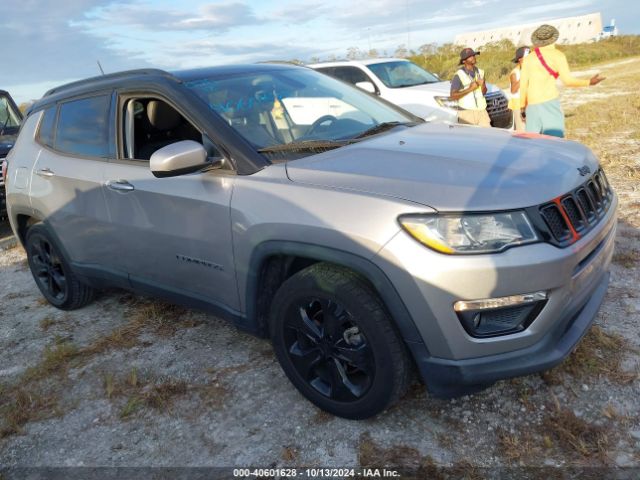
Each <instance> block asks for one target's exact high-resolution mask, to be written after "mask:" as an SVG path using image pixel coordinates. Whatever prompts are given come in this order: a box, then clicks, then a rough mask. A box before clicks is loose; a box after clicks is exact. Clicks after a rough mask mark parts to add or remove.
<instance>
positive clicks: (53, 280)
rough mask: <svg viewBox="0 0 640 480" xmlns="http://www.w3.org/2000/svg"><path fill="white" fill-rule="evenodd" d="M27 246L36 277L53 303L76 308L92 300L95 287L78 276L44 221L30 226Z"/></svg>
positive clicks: (39, 286)
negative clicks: (81, 280)
mask: <svg viewBox="0 0 640 480" xmlns="http://www.w3.org/2000/svg"><path fill="white" fill-rule="evenodd" d="M25 249H26V251H27V259H28V261H29V268H30V270H31V274H32V275H33V279H34V280H35V281H36V285H37V286H38V288H39V289H40V292H41V293H42V295H44V297H45V298H46V299H47V301H48V302H49V303H50V304H51V305H53V306H54V307H57V308H59V309H61V310H75V309H77V308H80V307H83V306H85V305H87V304H88V303H89V302H91V300H93V295H94V290H93V289H92V288H91V287H89V286H88V285H85V284H84V283H81V282H80V281H79V280H78V278H77V277H76V276H75V274H74V273H73V271H72V270H71V267H70V266H69V264H68V263H67V261H66V259H65V258H64V256H63V255H62V254H61V251H60V248H59V247H58V246H57V244H56V243H55V241H54V240H53V238H52V236H51V235H50V234H49V232H48V231H47V229H46V228H45V227H44V225H43V224H41V223H38V224H36V225H33V226H32V227H30V228H29V230H28V231H27V236H26V240H25Z"/></svg>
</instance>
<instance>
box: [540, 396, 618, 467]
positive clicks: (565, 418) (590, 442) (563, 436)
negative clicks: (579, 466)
mask: <svg viewBox="0 0 640 480" xmlns="http://www.w3.org/2000/svg"><path fill="white" fill-rule="evenodd" d="M549 410H550V413H549V415H547V416H546V417H545V418H544V419H543V423H542V426H541V429H542V430H541V432H542V433H543V434H544V435H546V436H548V438H549V445H550V446H553V447H555V449H556V451H559V452H560V453H561V456H562V457H563V458H565V459H566V458H571V457H576V456H577V457H582V458H583V459H584V458H594V459H595V460H597V461H598V462H599V463H605V464H606V463H607V462H608V457H607V448H608V447H609V445H611V444H612V441H613V430H612V428H611V426H610V425H608V424H607V425H596V424H594V423H590V422H587V421H586V420H584V419H582V418H579V417H577V416H576V414H575V413H574V412H573V411H572V410H570V409H568V408H563V407H560V406H559V405H558V404H556V405H555V407H553V406H552V408H550V409H549Z"/></svg>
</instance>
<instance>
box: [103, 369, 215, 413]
mask: <svg viewBox="0 0 640 480" xmlns="http://www.w3.org/2000/svg"><path fill="white" fill-rule="evenodd" d="M102 378H103V382H102V384H103V389H104V393H105V396H106V397H107V398H108V399H109V400H112V401H114V402H116V403H117V404H119V405H121V410H120V418H123V419H125V418H129V417H131V416H132V415H133V414H134V413H136V412H138V411H140V410H142V409H143V408H151V409H154V410H156V411H158V412H163V413H171V412H172V411H173V406H174V402H175V401H176V400H178V399H179V398H182V397H185V396H186V395H187V394H189V393H194V394H197V395H198V396H199V399H200V402H199V403H200V405H202V406H203V407H206V408H220V407H221V406H222V405H224V400H225V399H226V396H227V393H228V392H227V390H226V388H224V387H223V386H221V385H220V384H218V383H215V384H198V385H190V384H187V383H186V382H185V381H183V380H178V379H166V378H164V379H149V378H141V377H140V376H139V374H138V371H137V370H136V369H132V370H131V371H130V372H129V373H128V374H127V375H126V376H124V377H120V378H119V377H117V376H116V375H114V374H113V373H110V372H108V373H105V374H103V376H102ZM122 400H124V402H123V401H122Z"/></svg>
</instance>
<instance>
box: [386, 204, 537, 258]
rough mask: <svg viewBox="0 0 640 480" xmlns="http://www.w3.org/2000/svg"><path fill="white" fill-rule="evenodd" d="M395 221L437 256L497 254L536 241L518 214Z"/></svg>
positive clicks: (407, 217) (416, 217) (417, 217)
mask: <svg viewBox="0 0 640 480" xmlns="http://www.w3.org/2000/svg"><path fill="white" fill-rule="evenodd" d="M398 221H399V222H400V225H402V227H403V228H404V229H405V230H406V231H407V232H409V234H410V235H411V236H412V237H413V238H415V239H416V240H418V241H419V242H420V243H423V244H424V245H426V246H428V247H429V248H432V249H433V250H436V251H438V252H441V253H449V254H460V253H490V252H501V251H503V250H505V249H507V248H509V247H513V246H515V245H523V244H525V243H533V242H537V241H538V236H537V235H536V232H535V231H534V230H533V227H532V226H531V223H530V222H529V219H528V218H527V216H526V215H525V213H524V212H521V211H514V212H504V213H469V214H463V215H449V214H440V215H403V216H401V217H399V218H398Z"/></svg>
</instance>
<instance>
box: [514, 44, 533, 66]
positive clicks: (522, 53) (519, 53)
mask: <svg viewBox="0 0 640 480" xmlns="http://www.w3.org/2000/svg"><path fill="white" fill-rule="evenodd" d="M527 53H529V47H520V48H518V49H517V50H516V56H515V57H514V59H513V60H511V61H512V62H513V63H518V60H520V59H521V58H522V57H524V56H525V55H526V54H527Z"/></svg>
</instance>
